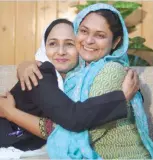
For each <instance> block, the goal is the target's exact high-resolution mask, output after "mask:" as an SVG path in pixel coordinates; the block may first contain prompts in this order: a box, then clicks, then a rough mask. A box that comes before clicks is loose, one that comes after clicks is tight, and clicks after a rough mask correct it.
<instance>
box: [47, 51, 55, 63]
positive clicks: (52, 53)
mask: <svg viewBox="0 0 153 160" xmlns="http://www.w3.org/2000/svg"><path fill="white" fill-rule="evenodd" d="M46 55H47V57H48V58H49V60H52V59H53V56H54V52H53V50H52V49H46Z"/></svg>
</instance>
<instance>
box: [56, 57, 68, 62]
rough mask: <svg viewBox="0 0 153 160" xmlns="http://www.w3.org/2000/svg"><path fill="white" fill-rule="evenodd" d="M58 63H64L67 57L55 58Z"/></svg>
mask: <svg viewBox="0 0 153 160" xmlns="http://www.w3.org/2000/svg"><path fill="white" fill-rule="evenodd" d="M55 60H56V61H57V62H58V63H65V62H67V61H68V59H65V58H57V59H55Z"/></svg>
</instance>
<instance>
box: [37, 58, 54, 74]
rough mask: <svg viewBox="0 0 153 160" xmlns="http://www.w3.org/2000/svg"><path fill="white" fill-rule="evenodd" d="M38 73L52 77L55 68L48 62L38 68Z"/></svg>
mask: <svg viewBox="0 0 153 160" xmlns="http://www.w3.org/2000/svg"><path fill="white" fill-rule="evenodd" d="M39 69H40V71H41V72H42V73H50V74H53V75H56V71H55V67H54V65H53V64H52V63H50V62H47V61H46V62H44V63H43V64H42V65H41V66H40V67H39Z"/></svg>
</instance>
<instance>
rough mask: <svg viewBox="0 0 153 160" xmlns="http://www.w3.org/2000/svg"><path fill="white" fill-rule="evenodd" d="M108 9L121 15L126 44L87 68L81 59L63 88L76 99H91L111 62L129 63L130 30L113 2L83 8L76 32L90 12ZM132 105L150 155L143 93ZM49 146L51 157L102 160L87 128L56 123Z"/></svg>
mask: <svg viewBox="0 0 153 160" xmlns="http://www.w3.org/2000/svg"><path fill="white" fill-rule="evenodd" d="M102 9H108V10H110V11H112V12H114V13H116V14H117V15H118V16H119V19H120V21H121V24H122V28H123V43H122V45H121V46H120V47H119V48H118V49H117V50H115V51H114V52H113V53H112V54H111V55H107V56H105V57H103V58H101V59H100V60H98V61H96V62H91V63H90V64H89V65H88V66H87V67H85V62H84V60H82V59H81V58H80V60H79V65H78V66H77V67H76V68H75V69H74V70H73V71H71V72H69V73H68V74H67V77H66V80H65V84H64V90H65V93H66V94H67V95H68V96H69V97H70V98H71V99H72V100H74V101H75V102H77V101H85V100H86V99H88V95H89V90H90V86H91V84H92V83H93V81H94V78H95V77H96V75H97V74H98V72H99V71H100V70H101V69H102V68H103V67H104V65H105V64H106V63H108V62H110V61H117V62H119V63H121V64H123V65H124V66H127V65H128V57H127V49H128V32H127V28H126V26H125V23H124V20H123V18H122V16H121V15H120V13H119V12H118V11H117V10H116V9H115V8H114V7H113V6H111V5H108V4H102V3H99V4H94V5H91V6H89V7H87V8H85V9H83V10H82V11H81V12H80V13H79V14H78V15H77V17H76V19H75V21H74V23H73V24H74V31H75V34H77V32H78V28H79V25H80V23H81V22H82V20H83V19H84V17H86V15H88V14H89V13H90V12H93V11H97V10H102ZM131 104H132V106H133V109H134V113H135V119H136V124H137V128H138V131H139V133H140V136H141V138H142V141H143V143H144V145H145V146H146V148H147V149H148V151H149V152H150V154H151V155H152V156H153V153H151V152H152V150H153V144H152V142H151V140H150V138H149V132H148V124H147V118H146V115H145V112H144V108H143V105H142V104H143V102H142V97H141V94H140V93H139V92H138V93H137V94H136V95H135V97H134V98H133V100H132V101H131ZM47 149H48V153H49V156H50V158H51V159H60V158H62V159H64V158H66V159H99V158H100V157H99V156H98V154H96V153H95V152H94V151H93V150H92V148H91V147H90V142H89V135H88V131H84V132H80V133H75V132H70V131H68V130H65V129H64V128H62V127H61V126H59V125H57V126H56V128H55V130H54V131H53V133H52V134H51V135H50V136H49V138H48V141H47Z"/></svg>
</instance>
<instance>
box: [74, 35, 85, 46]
mask: <svg viewBox="0 0 153 160" xmlns="http://www.w3.org/2000/svg"><path fill="white" fill-rule="evenodd" d="M84 39H85V36H84V35H82V34H78V35H77V37H76V45H78V46H79V45H80V44H81V42H82V41H84Z"/></svg>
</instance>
